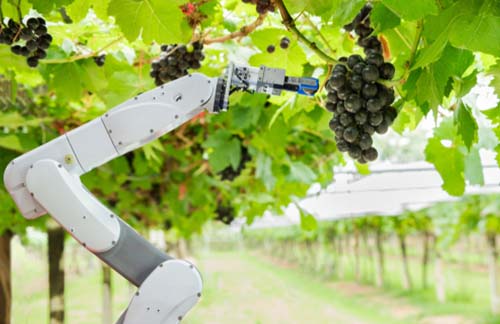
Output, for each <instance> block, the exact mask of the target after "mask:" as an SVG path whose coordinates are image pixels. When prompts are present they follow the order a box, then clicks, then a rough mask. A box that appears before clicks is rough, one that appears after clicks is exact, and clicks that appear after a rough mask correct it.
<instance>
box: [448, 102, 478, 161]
mask: <svg viewBox="0 0 500 324" xmlns="http://www.w3.org/2000/svg"><path fill="white" fill-rule="evenodd" d="M454 120H455V124H456V125H457V133H458V135H459V136H460V137H461V138H462V140H463V141H464V144H465V146H466V147H467V149H468V150H469V151H470V149H471V147H472V145H474V144H475V143H477V141H478V135H477V134H478V125H477V121H476V119H475V118H474V116H473V114H472V111H471V108H470V107H468V106H467V105H465V104H464V103H463V102H462V101H460V103H459V105H458V108H457V110H456V111H455V114H454Z"/></svg>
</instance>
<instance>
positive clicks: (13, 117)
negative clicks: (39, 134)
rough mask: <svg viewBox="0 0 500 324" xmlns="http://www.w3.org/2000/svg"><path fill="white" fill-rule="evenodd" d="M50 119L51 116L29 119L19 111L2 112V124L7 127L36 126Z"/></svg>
mask: <svg viewBox="0 0 500 324" xmlns="http://www.w3.org/2000/svg"><path fill="white" fill-rule="evenodd" d="M50 119H51V118H32V119H28V118H25V117H23V116H21V115H20V114H19V113H18V112H6V113H0V126H2V127H7V128H18V127H23V126H28V127H34V126H39V125H40V124H41V123H43V122H45V121H48V120H50Z"/></svg>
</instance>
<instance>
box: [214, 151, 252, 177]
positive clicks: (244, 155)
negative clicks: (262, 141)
mask: <svg viewBox="0 0 500 324" xmlns="http://www.w3.org/2000/svg"><path fill="white" fill-rule="evenodd" d="M251 160H252V156H251V155H250V153H249V152H248V148H247V147H246V146H241V160H240V164H239V165H238V168H237V169H236V170H234V169H233V167H232V166H229V167H227V168H225V169H224V170H222V171H221V172H219V175H220V176H221V179H222V180H229V181H233V180H234V179H236V178H237V177H238V176H239V175H240V174H241V172H242V171H243V170H244V169H245V167H246V164H247V163H248V162H250V161H251Z"/></svg>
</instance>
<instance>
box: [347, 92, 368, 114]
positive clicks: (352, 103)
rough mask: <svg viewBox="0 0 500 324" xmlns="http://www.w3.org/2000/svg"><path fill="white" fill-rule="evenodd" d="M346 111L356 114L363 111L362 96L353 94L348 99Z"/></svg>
mask: <svg viewBox="0 0 500 324" xmlns="http://www.w3.org/2000/svg"><path fill="white" fill-rule="evenodd" d="M344 104H345V109H346V110H347V111H348V112H350V113H356V112H357V111H358V110H360V109H361V106H362V105H363V101H362V100H361V98H360V96H359V95H358V94H355V93H353V94H351V95H349V97H347V99H346V101H345V103H344Z"/></svg>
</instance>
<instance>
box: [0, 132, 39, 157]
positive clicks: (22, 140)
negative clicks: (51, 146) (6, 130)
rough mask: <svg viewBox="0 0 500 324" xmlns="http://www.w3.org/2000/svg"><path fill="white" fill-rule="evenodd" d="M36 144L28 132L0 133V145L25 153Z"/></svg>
mask: <svg viewBox="0 0 500 324" xmlns="http://www.w3.org/2000/svg"><path fill="white" fill-rule="evenodd" d="M37 146H38V143H37V141H35V140H34V139H33V137H32V136H30V134H0V147H1V148H5V149H8V150H12V151H16V152H19V153H25V152H27V151H30V150H32V149H34V148H35V147H37Z"/></svg>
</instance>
